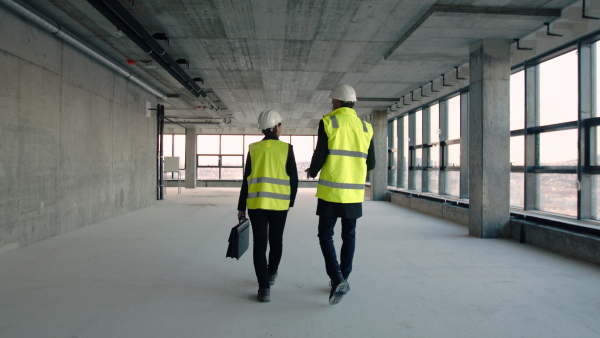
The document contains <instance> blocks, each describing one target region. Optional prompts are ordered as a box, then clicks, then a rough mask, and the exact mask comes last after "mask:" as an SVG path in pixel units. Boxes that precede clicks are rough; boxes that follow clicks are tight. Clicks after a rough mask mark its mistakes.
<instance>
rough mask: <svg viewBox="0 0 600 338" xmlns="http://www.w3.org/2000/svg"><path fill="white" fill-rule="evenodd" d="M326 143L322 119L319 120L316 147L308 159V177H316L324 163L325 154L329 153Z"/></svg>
mask: <svg viewBox="0 0 600 338" xmlns="http://www.w3.org/2000/svg"><path fill="white" fill-rule="evenodd" d="M327 143H328V138H327V133H326V132H325V125H324V124H323V120H321V122H319V132H318V138H317V147H316V148H315V152H314V153H313V156H312V159H311V161H310V168H309V175H310V177H317V174H319V171H320V170H321V168H323V165H325V160H327V155H329V146H328V145H327Z"/></svg>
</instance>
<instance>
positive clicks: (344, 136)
mask: <svg viewBox="0 0 600 338" xmlns="http://www.w3.org/2000/svg"><path fill="white" fill-rule="evenodd" d="M323 126H324V127H325V132H326V133H327V138H328V145H327V146H328V148H329V155H328V156H327V160H326V161H325V165H323V168H322V169H321V175H320V179H319V184H318V186H317V197H318V198H320V199H323V200H325V201H329V202H335V203H359V202H362V201H364V189H365V179H366V176H367V163H366V158H367V155H368V152H369V145H370V143H371V138H372V137H373V127H371V124H369V123H366V122H365V121H361V120H360V119H359V118H358V117H357V116H356V112H355V111H354V110H353V109H351V108H345V107H342V108H339V109H336V110H335V111H333V112H332V113H331V114H329V115H326V116H325V117H324V118H323Z"/></svg>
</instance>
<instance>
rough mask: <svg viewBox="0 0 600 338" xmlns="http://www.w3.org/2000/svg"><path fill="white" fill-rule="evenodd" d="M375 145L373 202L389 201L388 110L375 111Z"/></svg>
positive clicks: (373, 115) (372, 185)
mask: <svg viewBox="0 0 600 338" xmlns="http://www.w3.org/2000/svg"><path fill="white" fill-rule="evenodd" d="M371 121H372V124H373V145H374V146H375V161H376V162H377V163H376V164H375V169H373V171H372V172H371V200H373V201H386V200H387V180H388V175H387V132H388V128H387V108H386V109H384V108H381V109H374V110H373V113H372V115H371Z"/></svg>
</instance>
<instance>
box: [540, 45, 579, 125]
mask: <svg viewBox="0 0 600 338" xmlns="http://www.w3.org/2000/svg"><path fill="white" fill-rule="evenodd" d="M577 64H578V63H577V51H576V50H574V51H571V52H569V53H566V54H563V55H561V56H558V57H555V58H553V59H551V60H548V61H545V62H542V63H541V64H540V66H539V67H540V82H539V87H540V100H539V103H540V125H541V126H545V125H551V124H556V123H562V122H568V121H577V116H578V114H577V112H578V109H577V107H578V102H579V101H578V88H579V83H578V76H577V73H578V69H577Z"/></svg>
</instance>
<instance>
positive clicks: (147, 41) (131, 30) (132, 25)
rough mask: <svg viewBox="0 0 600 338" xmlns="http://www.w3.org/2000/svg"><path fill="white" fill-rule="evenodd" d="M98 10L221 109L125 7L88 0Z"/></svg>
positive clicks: (113, 1) (111, 1) (193, 90)
mask: <svg viewBox="0 0 600 338" xmlns="http://www.w3.org/2000/svg"><path fill="white" fill-rule="evenodd" d="M87 1H88V2H89V3H90V4H91V5H92V6H94V8H96V9H97V10H98V11H99V12H100V13H101V14H102V15H104V17H105V18H107V19H108V20H109V21H110V22H112V23H113V24H114V25H115V26H116V27H117V28H118V29H119V30H121V31H122V32H123V33H125V35H127V37H129V38H130V39H131V41H133V42H134V43H135V44H136V45H138V47H140V48H141V49H142V50H143V51H144V52H146V53H148V55H150V57H152V59H154V60H155V61H156V62H157V63H158V64H160V65H161V66H162V67H163V68H164V69H165V70H166V71H167V72H168V73H169V74H171V76H173V77H174V78H175V79H176V80H177V81H178V82H179V83H181V85H183V87H184V88H186V89H187V90H188V91H189V92H190V93H191V94H192V95H194V96H195V97H198V98H200V97H202V98H201V99H202V100H203V101H207V102H208V105H210V108H211V109H213V108H216V109H217V110H219V107H218V106H217V105H216V104H215V103H214V102H212V101H211V100H210V99H208V97H207V94H206V92H204V90H202V88H200V87H199V86H198V85H197V84H196V82H195V81H194V80H193V79H192V78H190V76H189V75H187V73H186V72H185V71H184V70H183V69H181V67H180V66H179V64H178V63H177V61H175V60H174V59H173V58H172V57H171V56H170V55H169V54H168V53H167V52H166V51H165V50H164V49H163V48H162V47H161V46H160V44H158V42H156V39H155V38H154V37H152V35H150V33H148V32H147V31H146V30H145V29H144V27H143V26H142V25H141V24H140V23H139V22H138V21H137V20H136V19H135V18H134V17H133V16H132V15H131V14H130V13H129V12H128V11H127V9H126V8H125V7H123V5H121V4H120V3H119V2H118V1H116V0H87Z"/></svg>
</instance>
